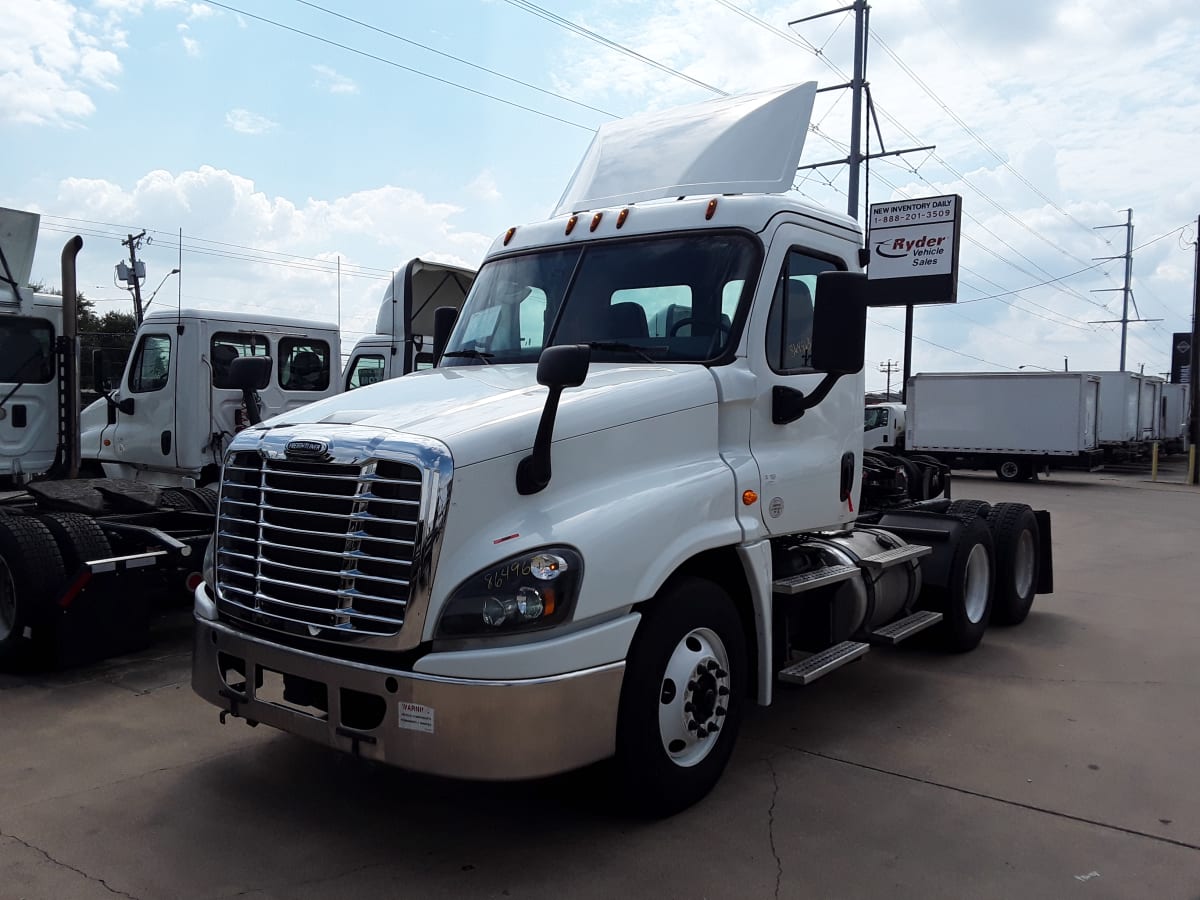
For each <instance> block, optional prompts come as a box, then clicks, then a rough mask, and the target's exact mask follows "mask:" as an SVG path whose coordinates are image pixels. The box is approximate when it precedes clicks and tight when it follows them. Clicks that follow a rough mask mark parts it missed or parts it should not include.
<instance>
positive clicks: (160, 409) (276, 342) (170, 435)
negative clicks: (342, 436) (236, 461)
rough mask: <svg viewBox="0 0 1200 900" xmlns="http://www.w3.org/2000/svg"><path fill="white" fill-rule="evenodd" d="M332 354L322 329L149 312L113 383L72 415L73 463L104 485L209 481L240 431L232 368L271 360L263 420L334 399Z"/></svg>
mask: <svg viewBox="0 0 1200 900" xmlns="http://www.w3.org/2000/svg"><path fill="white" fill-rule="evenodd" d="M338 348H339V334H338V328H337V326H336V325H334V324H331V323H320V322H309V321H306V320H302V319H290V318H285V317H280V316H266V315H258V314H253V313H227V312H212V311H206V310H196V309H181V310H178V311H175V310H159V311H156V312H153V313H150V314H149V315H148V316H146V318H145V320H144V321H143V322H142V325H141V327H140V328H139V329H138V332H137V335H136V336H135V338H134V343H133V350H132V351H131V353H130V355H129V359H128V360H127V361H126V364H125V370H124V373H123V375H122V377H121V381H120V383H119V384H117V385H113V386H111V390H109V391H107V396H105V397H101V398H100V399H99V400H97V401H95V402H94V403H92V404H91V405H90V406H88V407H87V408H86V409H84V410H83V412H82V413H81V415H80V424H81V429H80V434H81V437H80V448H81V453H82V456H83V459H84V460H85V461H90V462H92V463H93V464H98V465H99V466H101V467H102V468H103V471H104V474H105V475H107V476H108V477H110V478H128V479H132V480H135V481H147V482H150V483H153V484H161V485H185V484H211V483H215V482H216V480H217V476H218V470H219V468H220V461H221V457H222V455H223V453H224V450H225V448H226V447H227V446H228V444H229V442H230V440H232V439H233V436H234V435H235V434H237V433H238V431H240V430H241V429H243V428H245V427H246V426H247V425H249V424H250V422H249V421H248V419H247V417H246V411H245V409H244V407H243V398H242V391H241V389H240V388H239V387H238V386H237V385H236V383H235V381H234V379H233V373H232V371H231V368H232V364H233V361H234V360H236V359H238V358H240V357H247V356H262V357H269V358H270V359H271V360H272V365H271V372H270V375H269V377H268V378H267V379H266V380H265V381H264V382H263V383H262V384H260V385H258V390H257V396H258V401H259V404H260V407H261V409H262V413H263V415H264V416H275V415H279V414H281V413H285V412H288V411H290V410H293V409H296V408H298V407H301V406H304V405H305V404H308V403H312V402H313V401H315V400H320V399H322V398H325V397H330V396H332V395H334V394H336V393H338V392H339V388H340V385H339V384H338V377H339V372H338V352H339V349H338ZM96 371H102V367H99V368H97V369H96Z"/></svg>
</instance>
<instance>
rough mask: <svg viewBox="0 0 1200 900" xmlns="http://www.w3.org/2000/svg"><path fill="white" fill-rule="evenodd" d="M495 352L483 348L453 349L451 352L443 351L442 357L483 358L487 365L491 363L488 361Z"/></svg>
mask: <svg viewBox="0 0 1200 900" xmlns="http://www.w3.org/2000/svg"><path fill="white" fill-rule="evenodd" d="M495 355H496V354H495V353H487V352H485V351H483V350H451V351H450V352H449V353H443V354H442V359H482V360H483V362H484V364H485V365H489V366H490V365H491V363H490V362H488V360H489V359H491V358H492V357H493V356H495Z"/></svg>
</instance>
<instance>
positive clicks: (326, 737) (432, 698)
mask: <svg viewBox="0 0 1200 900" xmlns="http://www.w3.org/2000/svg"><path fill="white" fill-rule="evenodd" d="M194 651H195V652H194V654H193V657H192V688H193V690H195V692H196V693H197V694H199V695H200V696H201V697H203V698H204V699H205V700H207V701H208V702H209V703H212V704H213V705H215V706H218V707H220V708H221V709H222V710H225V711H227V712H229V713H230V714H232V715H235V716H240V717H242V718H245V719H247V720H250V721H253V722H262V723H263V724H266V725H271V726H273V727H275V728H279V729H281V730H283V731H288V732H291V733H292V734H297V735H300V736H301V737H306V738H309V739H310V740H314V741H318V742H319V743H322V744H328V745H329V746H331V747H336V748H338V749H340V750H345V751H347V752H351V753H356V754H358V755H359V756H363V757H365V758H367V759H373V760H378V761H380V762H384V763H389V764H391V765H395V766H400V767H402V768H405V769H411V770H413V771H417V772H428V773H431V774H435V775H448V776H452V777H456V778H479V779H488V780H515V779H522V778H540V777H542V776H546V775H554V774H557V773H559V772H565V771H568V770H570V769H577V768H580V767H581V766H585V765H588V764H590V763H593V762H596V761H598V760H601V759H605V758H607V757H609V756H611V755H612V754H613V752H614V750H615V746H616V744H615V742H616V733H617V705H618V702H619V700H620V695H621V681H622V678H623V676H624V673H625V663H624V662H615V663H610V664H608V665H604V666H597V667H595V668H591V669H584V670H581V671H577V672H567V673H564V674H562V675H555V676H551V677H546V678H530V679H522V680H511V681H483V680H471V679H457V678H445V677H439V676H431V675H421V674H415V673H412V672H402V671H391V670H388V669H384V668H378V667H374V666H367V665H362V664H359V663H352V662H346V661H344V660H337V659H330V658H328V657H324V656H320V655H317V654H314V653H308V652H305V651H301V650H294V649H291V648H288V647H280V646H277V645H275V644H271V643H268V642H266V641H263V640H259V639H257V638H253V637H249V636H247V635H244V634H241V633H239V632H237V631H235V630H234V629H232V628H229V627H228V626H226V625H223V624H221V623H220V622H214V621H209V620H207V619H204V618H200V617H197V618H196V633H195V646H194ZM231 663H234V665H236V666H240V668H241V669H242V672H244V673H245V677H244V678H243V676H242V675H241V674H238V675H236V676H234V675H232V674H230V673H231V671H232V670H231V669H230V664H231ZM263 670H266V671H267V672H268V673H279V674H282V675H288V676H293V678H294V677H295V676H298V677H299V678H302V679H306V680H307V682H310V683H315V684H317V685H323V686H324V687H325V696H326V698H327V701H326V704H325V705H327V707H328V711H327V713H325V714H324V715H323V716H322V715H321V712H320V711H319V710H315V709H314V710H312V711H311V712H312V714H309V713H306V712H302V711H298V710H297V709H293V708H290V707H288V706H285V705H283V704H282V703H279V702H271V701H270V700H267V699H264V698H262V697H260V696H259V695H258V694H259V693H260V692H259V691H258V690H257V689H256V684H257V683H259V682H260V677H259V676H260V674H261V673H262V671H263ZM227 679H228V680H227ZM371 698H375V699H371ZM351 704H353V705H354V708H355V709H356V710H357V712H354V713H351V712H350V709H351ZM364 704H365V705H366V706H367V707H369V708H371V709H377V710H378V711H379V715H380V716H381V718H379V720H378V723H377V724H375V725H374V727H364V726H363V721H362V715H361V710H362V709H363V706H364ZM348 717H349V718H350V719H351V721H350V724H347V718H348Z"/></svg>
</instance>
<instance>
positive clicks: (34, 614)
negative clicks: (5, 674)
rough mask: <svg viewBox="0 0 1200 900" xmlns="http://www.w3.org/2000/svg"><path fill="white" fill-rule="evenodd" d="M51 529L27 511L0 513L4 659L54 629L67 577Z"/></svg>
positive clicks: (0, 606) (0, 615)
mask: <svg viewBox="0 0 1200 900" xmlns="http://www.w3.org/2000/svg"><path fill="white" fill-rule="evenodd" d="M65 578H66V576H65V574H64V571H63V560H62V554H61V553H60V552H59V549H58V545H57V544H56V543H55V540H54V537H53V535H52V534H51V533H50V531H49V530H48V529H47V528H46V526H45V525H43V524H42V523H41V522H39V521H38V520H37V519H34V518H30V517H28V516H18V515H11V516H3V517H0V662H7V661H10V660H13V659H15V658H17V657H18V656H19V655H20V654H21V653H22V651H23V650H25V649H27V648H28V646H29V638H30V637H34V638H38V639H39V640H40V638H41V636H43V635H47V634H49V633H51V632H52V628H53V621H54V619H53V617H54V610H53V609H52V608H51V605H50V604H51V603H52V601H53V598H54V595H55V594H56V593H57V592H58V591H59V590H61V588H62V586H63V582H64V581H65Z"/></svg>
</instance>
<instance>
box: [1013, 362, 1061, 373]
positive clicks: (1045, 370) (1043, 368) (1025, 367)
mask: <svg viewBox="0 0 1200 900" xmlns="http://www.w3.org/2000/svg"><path fill="white" fill-rule="evenodd" d="M1017 368H1018V369H1041V370H1042V371H1043V372H1053V371H1054V370H1053V369H1047V368H1046V367H1045V366H1035V365H1034V364H1033V363H1026V364H1025V365H1023V366H1017Z"/></svg>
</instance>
